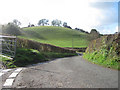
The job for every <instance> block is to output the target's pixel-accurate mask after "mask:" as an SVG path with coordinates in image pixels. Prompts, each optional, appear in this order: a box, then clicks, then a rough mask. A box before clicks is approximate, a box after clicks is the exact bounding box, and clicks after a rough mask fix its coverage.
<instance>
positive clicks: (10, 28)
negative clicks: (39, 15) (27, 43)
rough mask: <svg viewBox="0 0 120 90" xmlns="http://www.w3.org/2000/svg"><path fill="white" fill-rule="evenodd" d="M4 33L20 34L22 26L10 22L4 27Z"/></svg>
mask: <svg viewBox="0 0 120 90" xmlns="http://www.w3.org/2000/svg"><path fill="white" fill-rule="evenodd" d="M2 31H3V33H6V34H10V35H16V36H17V35H20V34H21V32H20V28H19V27H18V26H17V25H15V24H14V23H8V24H7V25H5V26H4V27H3V30H2Z"/></svg>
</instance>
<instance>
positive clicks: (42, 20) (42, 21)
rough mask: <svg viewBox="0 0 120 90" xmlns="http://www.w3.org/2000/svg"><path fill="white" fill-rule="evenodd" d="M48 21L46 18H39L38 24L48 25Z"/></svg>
mask: <svg viewBox="0 0 120 90" xmlns="http://www.w3.org/2000/svg"><path fill="white" fill-rule="evenodd" d="M48 22H49V20H48V19H41V20H39V22H38V25H42V26H45V25H48Z"/></svg>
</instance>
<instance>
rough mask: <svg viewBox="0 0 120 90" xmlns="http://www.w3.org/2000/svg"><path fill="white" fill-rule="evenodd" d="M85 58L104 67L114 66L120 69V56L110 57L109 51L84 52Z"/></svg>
mask: <svg viewBox="0 0 120 90" xmlns="http://www.w3.org/2000/svg"><path fill="white" fill-rule="evenodd" d="M83 58H85V59H87V60H88V61H90V62H92V63H94V64H98V65H101V66H104V67H108V68H113V69H117V70H120V62H119V60H120V58H119V57H117V56H114V57H110V56H108V54H107V53H105V52H104V53H100V52H93V53H87V54H85V53H84V56H83Z"/></svg>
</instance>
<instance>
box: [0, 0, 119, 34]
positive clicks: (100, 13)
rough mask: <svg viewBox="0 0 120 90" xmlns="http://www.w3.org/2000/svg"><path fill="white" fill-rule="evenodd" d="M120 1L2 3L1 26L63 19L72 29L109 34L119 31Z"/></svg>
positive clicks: (25, 0)
mask: <svg viewBox="0 0 120 90" xmlns="http://www.w3.org/2000/svg"><path fill="white" fill-rule="evenodd" d="M118 1H119V0H106V1H105V0H1V1H0V11H1V12H2V13H1V14H0V24H6V23H8V22H11V21H12V20H13V19H18V20H19V21H20V22H21V23H22V25H21V26H22V27H24V26H28V24H29V22H30V23H31V24H35V25H37V23H38V21H39V20H40V19H43V18H46V19H49V20H50V22H51V20H53V19H59V20H61V21H63V22H67V23H68V25H70V26H71V27H72V28H75V27H78V28H81V29H84V30H86V31H90V30H91V29H92V28H95V29H97V30H98V31H99V32H100V33H103V34H108V33H115V32H116V31H118Z"/></svg>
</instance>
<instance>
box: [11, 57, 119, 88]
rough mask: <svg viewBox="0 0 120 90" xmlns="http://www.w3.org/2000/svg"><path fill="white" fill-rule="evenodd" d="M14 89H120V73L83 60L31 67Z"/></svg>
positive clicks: (71, 58) (25, 71)
mask: <svg viewBox="0 0 120 90" xmlns="http://www.w3.org/2000/svg"><path fill="white" fill-rule="evenodd" d="M12 88H118V71H117V70H113V69H109V68H104V67H101V66H99V65H95V64H92V63H90V62H88V61H86V60H84V59H83V58H82V56H75V57H68V58H60V59H56V60H53V61H50V62H46V63H43V64H37V65H33V66H28V67H26V69H23V70H22V71H21V72H20V73H19V74H18V76H17V77H16V79H15V81H14V83H13V85H12Z"/></svg>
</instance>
